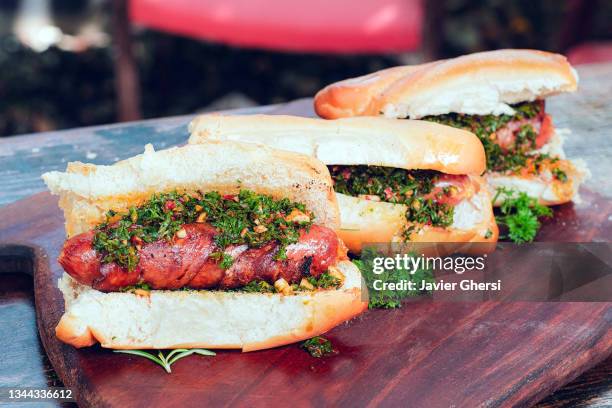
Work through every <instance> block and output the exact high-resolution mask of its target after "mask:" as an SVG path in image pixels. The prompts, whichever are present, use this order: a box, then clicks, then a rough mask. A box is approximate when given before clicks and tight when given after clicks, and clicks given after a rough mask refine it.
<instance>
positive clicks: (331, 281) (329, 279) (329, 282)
mask: <svg viewBox="0 0 612 408" xmlns="http://www.w3.org/2000/svg"><path fill="white" fill-rule="evenodd" d="M306 280H308V282H309V283H310V284H311V285H312V286H314V287H315V288H322V289H329V288H338V287H340V286H341V285H342V281H340V279H338V278H336V277H335V276H332V275H331V274H329V273H328V272H325V273H322V274H320V275H319V276H318V277H317V278H315V277H314V276H309V277H308V278H306Z"/></svg>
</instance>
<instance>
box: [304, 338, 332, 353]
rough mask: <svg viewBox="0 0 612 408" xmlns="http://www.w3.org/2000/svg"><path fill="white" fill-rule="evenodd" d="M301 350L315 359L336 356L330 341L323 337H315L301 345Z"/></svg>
mask: <svg viewBox="0 0 612 408" xmlns="http://www.w3.org/2000/svg"><path fill="white" fill-rule="evenodd" d="M302 348H303V349H304V350H306V351H307V352H308V354H310V355H311V356H313V357H315V358H321V357H328V356H332V355H334V354H338V350H336V349H334V346H333V344H332V343H331V341H329V340H327V339H326V338H324V337H321V336H316V337H313V338H312V339H308V340H306V341H305V342H304V343H302Z"/></svg>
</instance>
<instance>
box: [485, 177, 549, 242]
mask: <svg viewBox="0 0 612 408" xmlns="http://www.w3.org/2000/svg"><path fill="white" fill-rule="evenodd" d="M497 200H501V201H502V204H501V206H500V208H499V211H500V215H497V216H496V217H495V219H496V221H497V223H498V224H501V225H504V226H506V227H507V228H508V236H507V238H510V239H511V240H512V241H514V242H516V243H517V244H522V243H525V242H531V241H533V239H534V238H535V236H536V234H537V232H538V230H539V229H540V226H541V224H540V221H539V220H538V218H540V217H552V215H553V212H552V210H551V209H550V208H548V207H546V206H544V205H542V204H539V203H538V200H537V199H535V198H533V197H529V196H528V195H527V194H526V193H524V192H518V191H516V190H510V189H506V188H499V189H497V193H496V194H495V197H494V198H493V202H496V201H497Z"/></svg>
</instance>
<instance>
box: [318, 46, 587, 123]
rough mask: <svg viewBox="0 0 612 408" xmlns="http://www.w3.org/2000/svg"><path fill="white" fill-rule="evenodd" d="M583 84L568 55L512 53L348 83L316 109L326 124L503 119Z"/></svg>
mask: <svg viewBox="0 0 612 408" xmlns="http://www.w3.org/2000/svg"><path fill="white" fill-rule="evenodd" d="M577 84H578V74H577V73H576V71H575V70H574V69H573V68H572V67H571V65H570V64H569V63H568V62H567V59H566V58H565V57H564V56H562V55H559V54H553V53H549V52H544V51H536V50H514V49H506V50H496V51H486V52H479V53H475V54H469V55H464V56H461V57H457V58H451V59H446V60H440V61H434V62H430V63H427V64H422V65H417V66H407V67H395V68H391V69H387V70H383V71H379V72H375V73H373V74H369V75H366V76H362V77H358V78H352V79H348V80H344V81H341V82H338V83H335V84H331V85H329V86H327V87H325V88H324V89H322V90H321V91H319V92H318V93H317V95H316V96H315V101H314V104H315V111H316V112H317V114H318V115H319V116H321V117H323V118H326V119H336V118H340V117H348V116H377V115H384V116H387V117H390V118H411V119H418V118H422V117H424V116H428V115H441V114H445V113H450V112H457V113H465V114H468V115H486V114H494V115H500V114H512V113H514V111H513V109H512V108H511V107H510V106H509V105H511V104H514V103H518V102H522V101H533V100H535V99H540V98H545V97H548V96H550V95H554V94H558V93H561V92H573V91H575V90H576V88H577Z"/></svg>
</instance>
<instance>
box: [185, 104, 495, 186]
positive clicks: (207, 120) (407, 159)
mask: <svg viewBox="0 0 612 408" xmlns="http://www.w3.org/2000/svg"><path fill="white" fill-rule="evenodd" d="M189 130H190V132H191V137H190V138H189V143H190V144H199V143H207V142H210V141H211V140H225V141H227V140H231V141H240V142H249V143H258V144H263V145H266V146H270V147H274V148H277V149H283V150H288V151H294V152H299V153H303V154H307V155H310V156H314V157H316V158H317V159H319V160H321V161H322V162H323V163H325V164H328V165H330V164H345V165H356V164H365V165H371V166H386V167H397V168H403V169H409V170H410V169H427V170H437V171H440V172H443V173H447V174H482V172H484V170H485V166H486V161H485V153H484V148H483V147H482V144H481V143H480V141H479V140H478V138H477V137H476V136H475V135H474V134H472V133H470V132H467V131H464V130H460V129H456V128H452V127H450V126H443V125H439V124H436V123H431V122H425V121H412V120H402V121H398V120H392V119H386V118H346V119H338V120H332V121H324V120H320V119H313V118H302V117H296V116H279V115H253V116H224V115H202V116H199V117H197V118H195V119H194V120H193V121H192V122H191V124H190V126H189Z"/></svg>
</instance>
